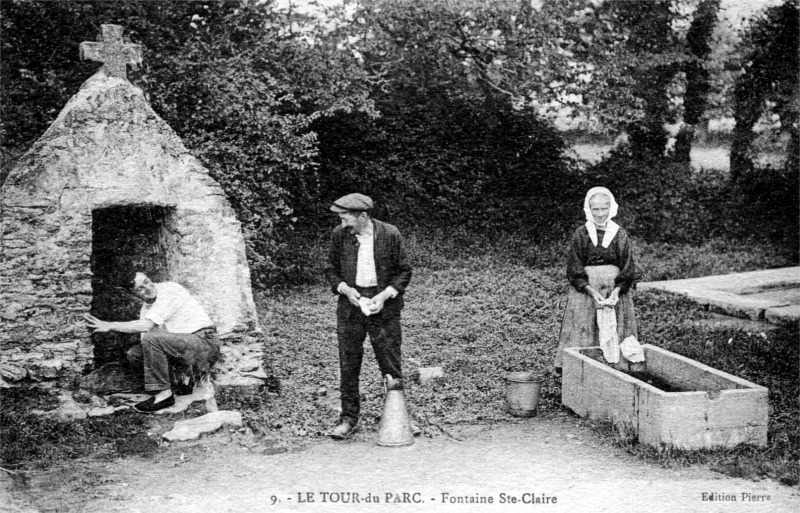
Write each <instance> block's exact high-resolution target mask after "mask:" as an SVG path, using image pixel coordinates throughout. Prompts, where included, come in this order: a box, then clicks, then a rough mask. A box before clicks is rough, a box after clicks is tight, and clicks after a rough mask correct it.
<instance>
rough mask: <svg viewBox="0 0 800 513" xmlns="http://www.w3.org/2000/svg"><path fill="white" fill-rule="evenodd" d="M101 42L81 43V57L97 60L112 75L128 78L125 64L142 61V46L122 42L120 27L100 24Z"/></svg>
mask: <svg viewBox="0 0 800 513" xmlns="http://www.w3.org/2000/svg"><path fill="white" fill-rule="evenodd" d="M100 27H101V28H102V30H103V41H102V42H101V43H89V42H85V43H81V46H80V48H81V59H88V60H92V61H99V62H102V63H103V69H105V70H106V73H107V74H108V75H109V76H112V77H119V78H124V79H127V78H128V72H127V65H128V64H139V63H140V62H142V46H141V45H135V44H130V43H123V42H122V27H121V26H119V25H101V26H100Z"/></svg>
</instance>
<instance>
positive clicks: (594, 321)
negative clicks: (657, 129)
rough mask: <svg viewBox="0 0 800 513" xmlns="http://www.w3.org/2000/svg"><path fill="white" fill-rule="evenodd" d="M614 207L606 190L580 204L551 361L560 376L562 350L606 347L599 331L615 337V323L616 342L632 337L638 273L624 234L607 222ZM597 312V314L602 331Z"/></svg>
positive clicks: (596, 191)
mask: <svg viewBox="0 0 800 513" xmlns="http://www.w3.org/2000/svg"><path fill="white" fill-rule="evenodd" d="M617 208H618V205H617V202H616V201H614V195H613V194H611V191H609V190H608V189H606V188H605V187H595V188H593V189H590V190H589V192H588V193H587V194H586V199H585V200H584V202H583V211H584V212H585V213H586V224H584V225H582V226H580V227H579V228H578V229H577V230H575V232H574V233H573V234H572V242H571V244H570V248H569V255H568V257H567V278H568V279H569V283H570V285H571V287H570V291H569V297H568V298H567V307H566V309H565V310H564V318H563V320H562V322H561V334H560V335H559V344H558V351H557V353H556V358H555V368H556V373H558V374H561V365H562V358H563V352H564V349H565V348H567V347H587V346H598V345H601V346H603V347H604V348H605V346H606V344H605V342H606V340H604V343H603V344H601V343H600V338H601V336H603V337H604V338H608V337H607V335H609V334H608V331H607V330H605V332H604V330H603V328H604V327H608V326H611V329H612V333H611V334H613V324H614V323H613V321H614V320H616V337H614V338H615V343H617V344H618V343H619V341H622V340H625V339H626V338H627V337H629V336H634V337H635V336H636V316H635V314H634V310H633V299H632V298H631V287H632V286H633V284H634V281H635V279H636V269H635V264H634V261H633V251H632V250H631V245H630V240H629V238H628V234H627V232H625V230H624V229H623V228H622V227H620V226H619V225H618V224H617V223H615V222H614V221H612V220H611V218H612V217H614V216H615V215H617ZM612 311H613V314H612ZM598 312H600V313H601V315H600V319H601V323H600V324H601V326H600V327H598ZM606 314H608V315H606ZM609 315H610V317H611V319H609V318H608V317H609ZM604 321H609V322H604ZM604 354H606V353H605V350H604ZM606 358H607V359H608V356H606Z"/></svg>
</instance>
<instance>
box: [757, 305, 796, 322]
mask: <svg viewBox="0 0 800 513" xmlns="http://www.w3.org/2000/svg"><path fill="white" fill-rule="evenodd" d="M764 318H765V319H766V320H767V321H769V322H771V323H772V324H779V325H781V326H791V325H793V324H797V323H798V322H800V305H789V306H780V307H774V308H767V311H766V312H765V313H764Z"/></svg>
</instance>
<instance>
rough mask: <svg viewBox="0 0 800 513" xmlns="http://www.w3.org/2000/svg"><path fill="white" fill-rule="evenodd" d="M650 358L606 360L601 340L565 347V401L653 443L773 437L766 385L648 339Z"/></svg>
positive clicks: (685, 445)
mask: <svg viewBox="0 0 800 513" xmlns="http://www.w3.org/2000/svg"><path fill="white" fill-rule="evenodd" d="M642 347H643V348H644V352H645V362H643V363H638V364H629V363H627V362H626V361H625V360H624V359H622V360H621V362H625V363H621V364H617V365H618V367H619V368H620V369H623V370H625V371H638V372H641V373H643V374H641V375H643V376H649V377H650V378H652V379H648V381H653V382H656V383H657V382H659V381H660V382H662V383H665V384H667V385H668V387H665V388H669V389H671V391H668V392H667V391H664V390H661V389H660V388H656V387H655V386H653V385H651V384H648V383H646V382H645V381H642V380H640V379H637V378H635V377H633V376H631V375H629V374H626V373H625V372H622V371H621V370H617V369H615V368H612V367H611V366H609V364H607V363H605V361H604V360H603V356H602V351H601V349H600V348H599V347H575V348H569V349H566V350H565V356H564V366H563V376H562V388H561V402H562V403H563V404H564V406H566V407H568V408H570V409H571V410H572V411H574V412H575V413H577V414H578V415H580V416H581V417H587V418H592V419H601V420H608V421H611V422H613V423H614V425H615V426H616V427H617V428H618V429H619V430H621V431H623V430H624V431H625V432H626V434H628V435H630V436H633V437H635V438H637V439H638V441H639V442H640V443H644V444H648V445H651V446H653V447H657V448H661V447H674V448H678V449H706V448H714V447H733V446H735V445H739V444H742V443H748V444H752V445H757V446H765V445H766V444H767V424H768V418H769V413H768V402H767V395H768V392H769V391H768V390H767V389H766V388H765V387H762V386H759V385H756V384H754V383H751V382H749V381H746V380H744V379H741V378H737V377H736V376H733V375H731V374H728V373H726V372H722V371H719V370H716V369H713V368H711V367H709V366H707V365H703V364H702V363H699V362H696V361H694V360H691V359H689V358H686V357H683V356H681V355H678V354H675V353H672V352H670V351H666V350H664V349H661V348H658V347H655V346H652V345H649V344H645V345H643V346H642Z"/></svg>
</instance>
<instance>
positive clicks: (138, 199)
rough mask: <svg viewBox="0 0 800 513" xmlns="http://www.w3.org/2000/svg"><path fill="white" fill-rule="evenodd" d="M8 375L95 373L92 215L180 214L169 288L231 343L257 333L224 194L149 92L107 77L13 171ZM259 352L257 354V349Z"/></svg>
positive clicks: (5, 303) (5, 242) (4, 317)
mask: <svg viewBox="0 0 800 513" xmlns="http://www.w3.org/2000/svg"><path fill="white" fill-rule="evenodd" d="M0 200H1V201H0V217H1V219H2V221H1V223H2V224H0V232H1V233H2V239H0V254H1V255H2V259H0V321H2V329H0V377H2V378H3V379H4V380H6V381H20V380H23V379H32V380H47V379H57V380H58V381H59V382H60V383H62V384H63V383H64V382H65V381H66V380H71V379H74V378H75V377H76V376H77V375H79V374H82V373H84V372H85V371H87V370H88V369H89V368H91V366H92V364H93V362H92V347H91V343H90V340H89V333H88V331H87V330H86V328H85V324H84V322H83V319H82V315H83V314H84V313H88V312H89V311H90V305H91V300H92V286H91V278H92V275H91V265H90V260H91V248H92V211H93V210H95V209H100V208H107V207H113V206H118V205H131V206H135V205H143V206H144V205H155V206H160V207H168V208H170V209H172V210H173V211H174V215H175V216H176V217H175V219H174V227H175V230H176V232H177V233H175V234H174V235H173V236H174V240H173V241H171V242H170V244H168V246H170V247H172V248H174V251H173V253H174V254H172V255H170V256H169V271H170V275H171V276H170V279H172V280H174V281H178V282H179V283H181V284H183V285H184V286H186V287H187V288H188V289H189V290H190V291H191V292H193V293H195V294H196V295H197V296H198V297H199V299H200V301H201V302H202V303H203V304H204V306H205V307H206V308H207V309H208V311H209V315H210V316H211V317H212V319H213V320H214V321H215V322H216V324H217V327H218V329H219V331H220V332H221V335H222V337H223V338H226V339H228V340H229V341H230V342H231V343H238V342H241V341H242V340H247V341H248V342H250V343H255V342H254V339H253V338H251V337H246V336H245V334H246V333H252V332H257V331H258V330H259V325H258V319H257V316H256V312H255V306H254V303H253V298H252V291H251V288H250V287H251V286H250V274H249V268H248V266H247V261H246V258H245V253H244V241H243V238H242V234H241V227H240V225H239V222H238V221H237V220H236V218H235V215H234V212H233V210H232V208H231V207H230V204H229V203H228V202H227V200H226V199H225V197H224V195H223V193H222V190H221V189H220V187H219V186H218V185H217V184H216V183H215V182H214V181H213V180H212V179H211V178H210V177H209V176H208V174H207V172H206V170H205V169H204V168H203V167H202V166H201V165H200V163H199V162H198V161H197V160H196V159H194V158H193V157H192V156H191V155H190V154H189V153H188V151H187V150H186V148H185V147H184V146H183V143H182V142H181V141H180V139H179V138H178V137H177V135H176V134H175V133H174V132H173V131H172V130H171V129H170V128H169V126H168V125H167V124H166V123H165V122H164V121H163V120H161V119H160V118H159V117H158V116H157V115H156V114H155V112H153V110H152V109H151V108H150V106H149V104H148V103H147V101H146V100H145V98H144V95H143V94H142V92H141V91H140V90H139V89H137V88H136V87H134V86H133V85H131V84H130V83H129V82H127V81H126V80H124V79H119V78H114V77H107V76H106V75H105V74H103V73H102V72H99V73H98V74H96V75H95V76H93V77H92V78H90V79H89V80H88V81H87V82H86V83H85V84H84V85H83V86H82V87H81V90H80V91H79V92H78V94H76V95H75V96H74V97H73V98H72V99H71V100H70V101H69V103H68V104H67V106H66V107H65V108H64V110H63V111H62V112H61V114H60V115H59V117H58V119H57V120H56V121H55V122H54V123H53V125H51V127H50V128H49V129H48V131H47V132H46V133H45V134H44V135H43V136H42V138H41V139H39V141H37V142H36V143H35V144H34V146H33V147H32V148H31V150H29V151H28V152H27V153H26V154H25V155H24V156H23V157H22V158H21V160H20V162H19V163H18V165H17V166H16V167H15V168H14V169H13V170H12V172H11V174H10V175H9V177H8V179H7V181H6V183H5V185H4V186H3V190H2V196H1V197H0ZM247 352H248V353H252V352H253V351H247Z"/></svg>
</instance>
